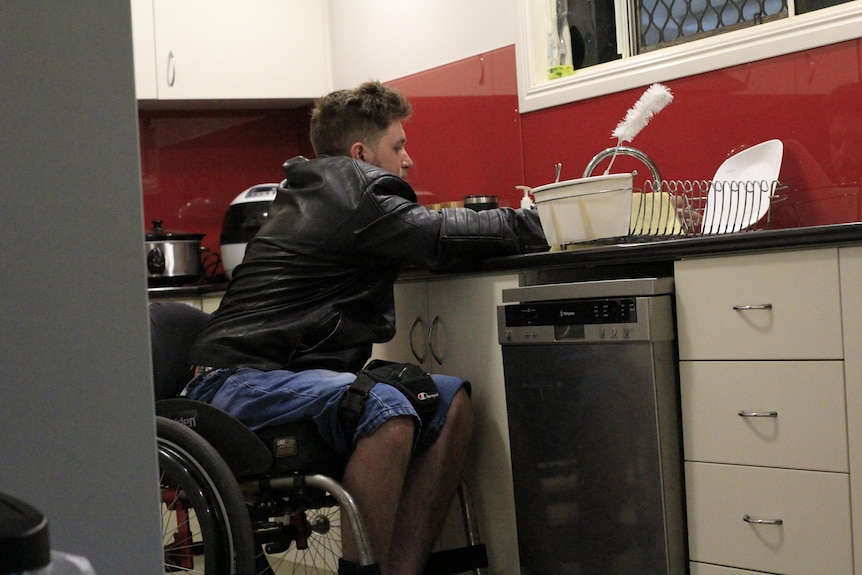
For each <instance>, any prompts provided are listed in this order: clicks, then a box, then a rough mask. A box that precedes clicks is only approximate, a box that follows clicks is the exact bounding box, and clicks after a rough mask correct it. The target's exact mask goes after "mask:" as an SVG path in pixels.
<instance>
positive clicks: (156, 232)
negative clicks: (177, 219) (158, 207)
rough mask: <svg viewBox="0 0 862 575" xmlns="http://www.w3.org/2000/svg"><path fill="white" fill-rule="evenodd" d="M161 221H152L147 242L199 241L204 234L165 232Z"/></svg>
mask: <svg viewBox="0 0 862 575" xmlns="http://www.w3.org/2000/svg"><path fill="white" fill-rule="evenodd" d="M163 223H164V222H163V221H162V220H153V227H152V228H150V229H148V230H147V241H148V242H151V241H157V240H197V241H200V240H201V239H202V238H203V237H204V236H205V235H206V234H195V233H191V232H180V231H176V230H166V229H164V228H163V227H162V224H163Z"/></svg>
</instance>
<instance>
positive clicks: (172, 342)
mask: <svg viewBox="0 0 862 575" xmlns="http://www.w3.org/2000/svg"><path fill="white" fill-rule="evenodd" d="M208 319H209V315H208V314H206V313H204V312H202V311H200V310H198V309H196V308H194V307H192V306H189V305H186V304H182V303H176V302H154V303H151V304H150V333H151V344H152V358H153V378H154V383H155V397H156V416H157V417H156V435H157V445H158V461H159V488H160V493H161V503H160V505H161V512H162V540H163V550H164V572H165V573H199V574H204V575H249V574H254V575H282V574H288V573H302V574H308V575H312V574H314V575H323V574H333V575H334V574H335V573H337V572H338V561H339V558H340V557H341V536H342V525H345V526H346V527H347V529H345V530H344V531H345V534H346V533H348V532H349V533H350V534H351V536H352V537H353V541H354V543H355V545H356V547H357V549H358V551H359V569H358V573H361V574H363V575H366V574H368V575H373V574H379V572H380V571H379V569H378V567H377V565H376V563H375V561H374V557H373V553H372V551H371V546H370V542H369V539H368V535H367V532H366V530H365V526H364V523H363V521H362V516H361V514H360V512H359V510H358V508H357V505H356V502H355V501H354V499H353V497H352V496H351V495H350V493H348V492H347V491H346V490H345V489H344V488H343V487H342V486H341V484H340V483H339V482H340V480H341V477H342V474H343V472H344V467H345V464H346V459H345V458H344V457H343V456H340V455H339V454H337V453H336V452H335V451H334V450H333V449H332V448H331V447H330V446H329V444H327V443H326V442H325V441H324V440H323V439H322V438H321V437H320V436H319V435H318V433H317V429H316V427H315V424H314V423H313V422H312V421H311V420H307V421H296V422H291V423H288V424H285V425H279V426H276V427H271V428H265V429H263V430H259V431H257V432H253V431H252V430H250V429H249V428H248V427H246V426H245V425H244V424H243V423H241V422H240V421H239V420H237V419H235V418H234V417H232V416H231V415H229V414H228V413H226V412H224V411H222V410H220V409H218V408H215V407H213V406H211V405H209V404H207V403H203V402H199V401H194V400H190V399H185V398H181V397H177V396H178V394H179V392H180V391H181V390H182V388H183V387H184V386H185V384H186V383H187V382H188V380H189V378H190V373H189V366H188V365H187V362H186V357H187V355H188V351H189V349H190V347H191V345H192V343H193V342H194V339H195V337H196V336H197V334H198V333H199V332H200V330H201V329H202V328H203V326H204V325H205V324H206V322H207V321H208ZM458 495H459V502H460V507H461V515H462V520H463V526H464V527H463V531H464V537H465V540H466V541H465V545H464V546H463V547H459V548H456V549H447V550H442V551H435V552H433V553H432V554H431V557H430V559H429V562H428V566H427V568H426V571H425V573H426V575H454V574H456V573H466V572H471V573H473V574H474V575H484V574H485V573H486V567H487V566H488V557H487V553H486V550H485V546H484V545H483V544H482V542H481V539H480V537H479V532H478V528H477V522H476V518H475V515H474V512H473V506H472V501H471V499H470V494H469V490H468V488H467V485H466V484H465V483H464V482H463V481H462V482H461V485H460V486H459V490H458Z"/></svg>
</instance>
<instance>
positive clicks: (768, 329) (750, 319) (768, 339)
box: [675, 249, 862, 575]
mask: <svg viewBox="0 0 862 575" xmlns="http://www.w3.org/2000/svg"><path fill="white" fill-rule="evenodd" d="M860 262H862V258H860ZM859 274H860V279H862V265H860V271H859ZM844 282H845V279H844V274H843V269H842V270H841V273H839V258H838V250H837V249H819V250H803V251H788V252H782V253H763V254H755V255H744V256H728V257H716V258H704V259H693V260H683V261H680V262H677V263H676V265H675V284H676V298H677V320H678V331H679V349H680V360H681V361H680V394H681V401H682V420H683V453H684V458H685V482H686V499H687V508H688V514H687V515H688V530H689V554H690V558H691V560H692V562H693V563H692V573H698V574H702V575H706V574H709V575H712V574H713V573H714V574H716V575H718V574H719V573H721V574H724V573H728V574H729V573H741V572H748V571H752V572H753V571H759V572H767V573H778V574H786V575H796V574H799V575H806V574H810V573H831V574H836V575H843V574H847V575H850V574H852V573H853V572H854V571H853V548H852V544H853V540H852V529H851V511H850V510H851V507H850V481H851V479H850V478H851V475H850V474H848V471H851V472H852V467H851V465H850V462H849V460H848V447H849V446H850V445H851V443H852V437H851V439H848V418H847V415H848V408H849V407H850V406H849V404H848V401H847V400H845V365H844V361H843V358H844V349H845V341H844V334H843V332H842V327H841V326H842V296H843V297H845V298H846V297H847V290H846V287H843V286H844ZM839 285H840V286H841V287H839ZM842 288H843V289H842ZM845 315H846V310H845ZM845 323H846V321H845ZM719 565H720V566H722V567H720V568H719V567H717V566H719ZM737 570H746V571H737Z"/></svg>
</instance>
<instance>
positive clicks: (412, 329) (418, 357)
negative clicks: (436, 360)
mask: <svg viewBox="0 0 862 575" xmlns="http://www.w3.org/2000/svg"><path fill="white" fill-rule="evenodd" d="M424 323H425V322H424V321H423V320H422V318H421V317H420V316H418V315H417V316H416V319H414V320H413V325H411V326H410V335H409V336H408V339H409V340H410V353H412V354H413V357H415V358H416V361H418V362H419V363H424V362H425V358H426V357H427V355H426V354H424V353H423V354H422V355H419V354H418V353H416V347H415V346H414V345H413V332H415V331H416V328H417V327H420V326H422V325H423V324H424Z"/></svg>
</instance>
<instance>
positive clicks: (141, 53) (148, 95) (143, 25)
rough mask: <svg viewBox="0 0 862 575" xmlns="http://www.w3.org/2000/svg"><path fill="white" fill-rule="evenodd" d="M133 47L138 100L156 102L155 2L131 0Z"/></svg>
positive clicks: (150, 0)
mask: <svg viewBox="0 0 862 575" xmlns="http://www.w3.org/2000/svg"><path fill="white" fill-rule="evenodd" d="M131 3H132V45H133V49H134V53H135V94H136V96H137V98H138V100H155V99H156V98H157V97H158V92H157V90H156V37H155V34H154V33H153V0H131Z"/></svg>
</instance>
